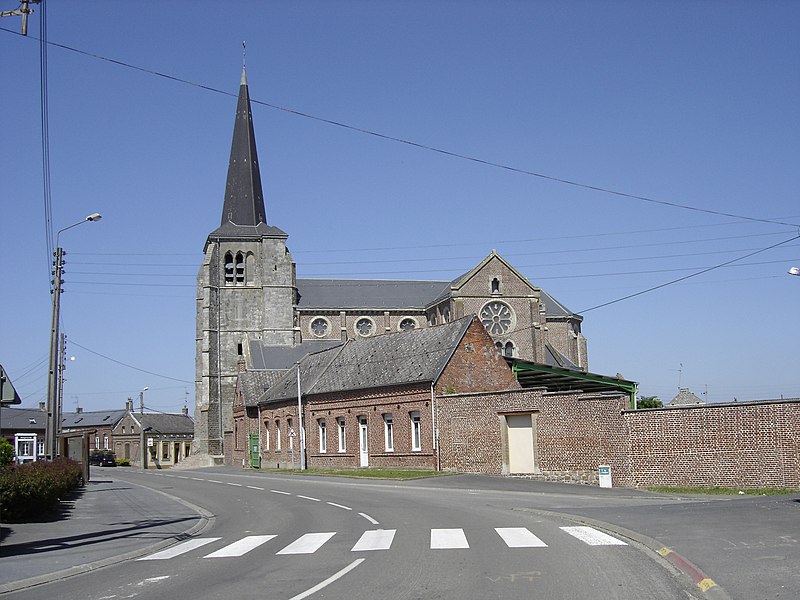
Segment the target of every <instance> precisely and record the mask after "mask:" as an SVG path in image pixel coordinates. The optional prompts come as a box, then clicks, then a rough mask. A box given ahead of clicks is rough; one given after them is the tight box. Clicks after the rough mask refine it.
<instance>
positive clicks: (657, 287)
mask: <svg viewBox="0 0 800 600" xmlns="http://www.w3.org/2000/svg"><path fill="white" fill-rule="evenodd" d="M797 239H800V235H796V236H794V237H793V238H789V239H788V240H784V241H782V242H778V243H777V244H773V245H772V246H768V247H766V248H762V249H761V250H756V251H755V252H751V253H750V254H745V255H744V256H740V257H738V258H734V259H732V260H729V261H726V262H724V263H720V264H718V265H714V266H713V267H708V268H707V269H703V270H701V271H697V272H696V273H691V274H690V275H686V276H685V277H679V278H678V279H673V280H672V281H667V282H666V283H662V284H660V285H655V286H653V287H650V288H647V289H646V290H641V291H639V292H636V293H634V294H628V295H627V296H623V297H622V298H617V299H616V300H610V301H608V302H603V303H602V304H598V305H597V306H592V307H591V308H587V309H584V310H582V311H579V312H578V314H585V313H587V312H589V311H592V310H595V309H598V308H603V307H605V306H610V305H611V304H616V303H617V302H622V301H623V300H630V299H631V298H635V297H636V296H641V295H643V294H647V293H649V292H653V291H655V290H659V289H661V288H664V287H667V286H668V285H672V284H675V283H678V282H680V281H685V280H686V279H691V278H692V277H697V276H698V275H702V274H703V273H708V272H709V271H713V270H715V269H719V268H722V267H725V266H728V265H730V264H732V263H735V262H738V261H740V260H744V259H745V258H749V257H751V256H755V255H756V254H760V253H762V252H766V251H767V250H772V249H773V248H777V247H778V246H782V245H784V244H788V243H789V242H793V241H794V240H797Z"/></svg>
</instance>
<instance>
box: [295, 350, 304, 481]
mask: <svg viewBox="0 0 800 600" xmlns="http://www.w3.org/2000/svg"><path fill="white" fill-rule="evenodd" d="M301 398H302V395H301V392H300V363H299V362H298V363H297V426H298V427H299V429H300V435H299V436H298V437H297V439H298V440H300V442H299V443H300V470H301V471H303V470H305V468H306V439H305V438H306V436H305V433H304V430H303V402H302V400H301Z"/></svg>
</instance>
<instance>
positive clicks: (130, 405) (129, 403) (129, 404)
mask: <svg viewBox="0 0 800 600" xmlns="http://www.w3.org/2000/svg"><path fill="white" fill-rule="evenodd" d="M125 410H127V411H128V412H133V400H131V399H130V398H128V399H127V400H126V401H125Z"/></svg>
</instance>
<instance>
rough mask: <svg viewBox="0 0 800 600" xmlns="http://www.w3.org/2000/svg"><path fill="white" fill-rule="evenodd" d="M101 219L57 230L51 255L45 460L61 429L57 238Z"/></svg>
mask: <svg viewBox="0 0 800 600" xmlns="http://www.w3.org/2000/svg"><path fill="white" fill-rule="evenodd" d="M101 218H102V217H101V215H100V213H92V214H91V215H89V216H88V217H86V218H85V219H83V220H81V221H78V222H77V223H73V224H72V225H69V226H67V227H64V228H63V229H59V230H58V232H57V233H56V251H55V253H54V254H53V255H54V256H55V257H56V260H55V269H54V271H53V276H54V278H53V291H52V292H51V293H52V294H53V317H52V322H51V325H50V362H49V371H48V376H47V428H46V430H45V450H44V451H45V458H46V459H47V460H54V459H55V457H56V456H57V455H58V433H59V431H60V429H61V405H60V404H59V402H58V362H59V361H58V359H59V347H58V341H59V340H58V328H59V320H60V318H61V314H60V313H61V285H62V284H63V283H64V282H63V281H62V280H61V275H62V270H63V267H64V254H65V252H64V250H63V249H62V248H61V246H59V245H58V238H59V236H60V235H61V232H63V231H66V230H67V229H72V228H73V227H77V226H78V225H81V224H83V223H86V222H87V221H91V222H94V221H99V220H100V219H101Z"/></svg>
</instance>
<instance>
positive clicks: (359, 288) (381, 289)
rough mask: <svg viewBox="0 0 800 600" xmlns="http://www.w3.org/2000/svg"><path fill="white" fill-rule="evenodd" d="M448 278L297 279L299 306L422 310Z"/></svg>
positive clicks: (446, 284) (446, 287)
mask: <svg viewBox="0 0 800 600" xmlns="http://www.w3.org/2000/svg"><path fill="white" fill-rule="evenodd" d="M449 289H450V282H449V281H397V280H383V279H298V280H297V291H298V293H299V296H300V299H299V302H298V308H300V309H306V310H308V309H311V308H318V309H323V310H324V309H333V310H338V309H348V308H363V309H380V310H387V309H403V308H409V309H419V310H423V309H425V307H427V306H429V305H430V304H431V303H432V302H433V301H434V300H435V299H436V298H437V297H438V296H440V295H441V294H442V292H448V293H449Z"/></svg>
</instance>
